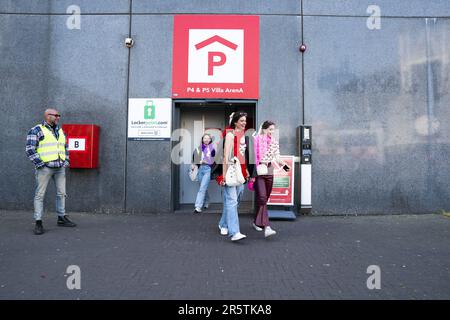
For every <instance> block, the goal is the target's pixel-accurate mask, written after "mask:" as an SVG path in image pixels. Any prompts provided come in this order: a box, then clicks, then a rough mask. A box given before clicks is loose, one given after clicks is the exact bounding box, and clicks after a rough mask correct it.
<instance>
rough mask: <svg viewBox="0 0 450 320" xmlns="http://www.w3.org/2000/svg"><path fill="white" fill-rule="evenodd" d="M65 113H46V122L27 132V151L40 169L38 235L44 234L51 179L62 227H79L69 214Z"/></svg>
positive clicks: (36, 204) (36, 201) (36, 207)
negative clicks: (61, 124) (63, 118)
mask: <svg viewBox="0 0 450 320" xmlns="http://www.w3.org/2000/svg"><path fill="white" fill-rule="evenodd" d="M60 117H61V115H60V114H59V112H58V111H57V110H55V109H47V110H45V112H44V121H43V122H42V123H41V124H38V125H36V126H34V127H33V128H31V130H30V131H29V132H28V135H27V145H26V148H25V151H26V153H27V155H28V158H29V159H30V160H31V162H33V164H34V166H35V168H36V170H35V177H36V191H35V195H34V219H35V220H36V225H35V227H34V233H35V234H38V235H39V234H43V233H44V227H43V225H42V214H43V211H44V198H45V192H46V190H47V186H48V182H49V181H50V179H53V181H54V182H55V186H56V213H57V214H58V220H57V225H58V226H61V227H75V226H76V224H75V223H73V222H72V221H70V220H69V218H68V216H67V215H66V214H65V200H66V172H65V169H66V167H68V166H69V151H68V146H67V141H66V136H65V134H64V132H63V130H62V129H61V128H60V127H59V125H58V122H59V119H60Z"/></svg>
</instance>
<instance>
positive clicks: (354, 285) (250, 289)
mask: <svg viewBox="0 0 450 320" xmlns="http://www.w3.org/2000/svg"><path fill="white" fill-rule="evenodd" d="M71 217H72V218H73V220H74V221H75V222H76V223H77V224H78V227H77V228H73V229H71V228H61V227H57V226H56V218H55V217H54V216H53V215H52V214H50V213H46V214H45V216H44V226H45V227H46V229H47V232H46V233H45V234H44V235H42V236H35V235H33V233H32V230H33V221H32V214H31V213H30V212H23V211H0V299H169V300H171V299H183V300H185V299H187V300H191V299H193V300H200V299H214V300H215V299H220V300H222V299H283V300H287V299H449V298H450V254H449V243H450V218H447V217H444V216H442V215H437V214H436V215H398V216H350V217H343V216H307V217H305V216H301V217H298V218H297V220H295V221H272V226H273V228H274V229H276V230H277V231H278V234H277V235H276V236H275V237H273V238H271V239H264V237H263V235H262V234H261V233H258V232H256V231H254V230H253V229H252V228H251V226H250V224H251V216H250V215H242V216H241V232H243V233H245V234H247V236H248V238H247V239H245V240H243V241H242V242H240V243H232V242H231V241H230V240H229V239H227V238H226V237H223V236H220V235H219V232H218V228H217V222H218V219H219V215H218V214H216V213H202V214H197V215H194V214H181V213H179V214H148V215H137V214H136V215H126V214H121V215H107V214H89V213H73V214H71ZM69 265H78V266H79V267H80V269H81V290H69V289H67V286H66V279H67V275H66V274H65V272H66V268H67V267H68V266H69ZM369 265H378V266H379V267H380V269H381V289H380V290H369V289H368V288H367V286H366V280H367V278H368V277H369V274H367V273H366V270H367V267H368V266H369Z"/></svg>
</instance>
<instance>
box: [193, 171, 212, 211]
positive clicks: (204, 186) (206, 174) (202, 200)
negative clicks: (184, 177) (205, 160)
mask: <svg viewBox="0 0 450 320" xmlns="http://www.w3.org/2000/svg"><path fill="white" fill-rule="evenodd" d="M197 177H198V182H200V188H199V189H198V192H197V198H196V199H195V207H196V208H200V209H201V208H202V207H203V205H206V204H208V203H209V195H208V185H209V181H210V180H211V167H210V166H209V165H207V164H202V165H200V168H199V169H198V174H197Z"/></svg>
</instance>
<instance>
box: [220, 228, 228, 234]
mask: <svg viewBox="0 0 450 320" xmlns="http://www.w3.org/2000/svg"><path fill="white" fill-rule="evenodd" d="M219 230H220V234H221V235H223V236H226V235H227V234H228V228H222V227H221V226H219Z"/></svg>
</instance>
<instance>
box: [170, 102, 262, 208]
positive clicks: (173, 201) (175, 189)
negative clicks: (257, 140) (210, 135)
mask: <svg viewBox="0 0 450 320" xmlns="http://www.w3.org/2000/svg"><path fill="white" fill-rule="evenodd" d="M184 103H189V104H198V106H199V107H205V108H207V107H208V104H211V103H214V104H224V105H225V104H227V103H228V104H254V106H255V114H254V121H255V126H257V124H258V121H257V119H258V100H254V99H249V100H244V99H240V100H233V99H172V131H174V130H176V129H180V126H181V119H180V109H181V107H180V105H181V104H184ZM178 143H179V142H178V141H173V140H172V139H171V144H170V146H171V147H170V151H171V152H172V150H173V147H174V146H175V145H176V144H178ZM171 160H172V159H171ZM171 177H172V179H171V197H170V210H171V211H172V212H175V211H176V210H179V209H180V170H179V167H178V165H176V164H174V163H173V161H171Z"/></svg>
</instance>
